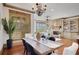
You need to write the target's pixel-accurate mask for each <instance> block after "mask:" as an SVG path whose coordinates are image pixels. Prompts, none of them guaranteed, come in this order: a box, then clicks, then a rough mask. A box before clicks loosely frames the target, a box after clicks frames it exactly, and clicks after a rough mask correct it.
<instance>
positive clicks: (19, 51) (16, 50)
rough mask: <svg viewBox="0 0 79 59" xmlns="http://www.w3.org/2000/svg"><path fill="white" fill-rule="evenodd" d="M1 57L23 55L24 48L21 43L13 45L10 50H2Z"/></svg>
mask: <svg viewBox="0 0 79 59" xmlns="http://www.w3.org/2000/svg"><path fill="white" fill-rule="evenodd" d="M3 55H24V48H23V44H22V42H17V43H13V47H12V48H11V49H6V48H5V49H4V51H3Z"/></svg>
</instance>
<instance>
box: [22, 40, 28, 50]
mask: <svg viewBox="0 0 79 59" xmlns="http://www.w3.org/2000/svg"><path fill="white" fill-rule="evenodd" d="M22 42H23V46H24V48H25V49H27V45H26V41H25V40H24V39H22Z"/></svg>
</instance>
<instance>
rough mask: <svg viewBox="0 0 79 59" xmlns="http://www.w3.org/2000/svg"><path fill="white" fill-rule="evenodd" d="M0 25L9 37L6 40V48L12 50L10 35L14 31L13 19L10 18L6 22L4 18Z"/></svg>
mask: <svg viewBox="0 0 79 59" xmlns="http://www.w3.org/2000/svg"><path fill="white" fill-rule="evenodd" d="M2 25H3V28H4V30H5V31H6V33H7V34H8V36H9V39H8V40H7V48H12V34H13V32H14V30H15V27H16V24H15V22H14V20H13V18H10V19H9V20H8V21H7V20H6V18H3V19H2Z"/></svg>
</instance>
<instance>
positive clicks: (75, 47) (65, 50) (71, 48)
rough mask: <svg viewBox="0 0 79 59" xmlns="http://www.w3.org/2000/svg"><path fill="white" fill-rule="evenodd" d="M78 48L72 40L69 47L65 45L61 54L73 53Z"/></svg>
mask: <svg viewBox="0 0 79 59" xmlns="http://www.w3.org/2000/svg"><path fill="white" fill-rule="evenodd" d="M77 49H78V44H77V43H76V42H73V43H72V45H71V46H70V47H65V48H64V51H63V55H75V54H76V52H77Z"/></svg>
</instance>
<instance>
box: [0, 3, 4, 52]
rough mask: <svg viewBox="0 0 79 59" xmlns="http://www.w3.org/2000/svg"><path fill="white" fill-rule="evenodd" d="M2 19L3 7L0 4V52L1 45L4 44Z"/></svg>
mask: <svg viewBox="0 0 79 59" xmlns="http://www.w3.org/2000/svg"><path fill="white" fill-rule="evenodd" d="M2 17H3V6H2V4H1V3H0V51H1V49H2V48H3V44H4V39H3V37H4V36H3V27H2V23H1V19H2Z"/></svg>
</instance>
